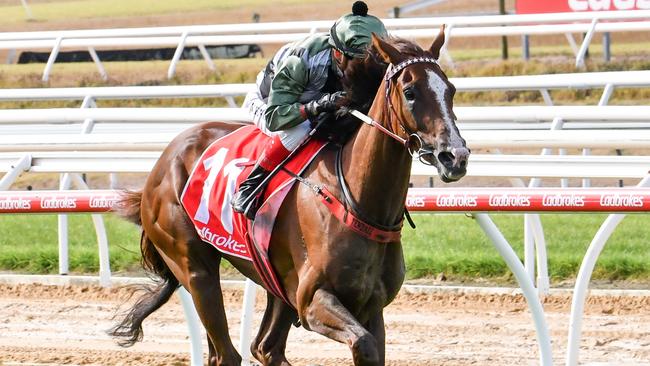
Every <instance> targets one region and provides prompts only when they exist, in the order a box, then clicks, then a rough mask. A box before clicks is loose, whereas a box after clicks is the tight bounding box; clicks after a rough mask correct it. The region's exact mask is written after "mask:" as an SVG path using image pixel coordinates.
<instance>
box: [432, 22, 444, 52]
mask: <svg viewBox="0 0 650 366" xmlns="http://www.w3.org/2000/svg"><path fill="white" fill-rule="evenodd" d="M444 44H445V25H444V24H443V25H441V26H440V31H439V32H438V36H437V37H436V39H434V40H433V43H432V44H431V48H429V52H431V54H432V55H433V58H435V59H436V60H437V59H438V58H440V49H441V48H442V46H443V45H444Z"/></svg>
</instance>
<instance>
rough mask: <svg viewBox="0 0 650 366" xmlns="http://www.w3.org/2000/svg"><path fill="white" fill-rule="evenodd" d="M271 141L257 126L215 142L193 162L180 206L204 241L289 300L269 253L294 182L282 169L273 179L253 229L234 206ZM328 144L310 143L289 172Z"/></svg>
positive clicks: (289, 165) (300, 168)
mask: <svg viewBox="0 0 650 366" xmlns="http://www.w3.org/2000/svg"><path fill="white" fill-rule="evenodd" d="M269 139H270V138H269V137H268V136H266V135H265V134H264V133H263V132H262V131H260V130H259V129H258V128H257V127H255V126H246V127H242V128H240V129H238V130H236V131H235V132H233V133H231V134H229V135H226V136H224V137H222V138H220V139H218V140H216V141H214V142H213V143H212V144H211V145H210V146H208V148H207V149H206V150H205V151H204V152H203V154H202V155H201V157H200V158H199V160H198V161H197V162H196V163H195V164H196V165H195V166H194V169H193V171H192V173H191V174H190V177H189V179H188V180H187V183H186V184H185V188H184V189H183V193H182V194H181V202H182V204H183V207H184V208H185V211H186V212H187V214H188V216H189V217H190V219H191V220H192V222H193V223H194V227H195V228H196V232H197V233H198V234H199V236H200V237H201V239H203V241H205V242H207V243H210V244H212V245H213V246H214V247H215V248H217V249H218V250H219V251H221V252H223V253H225V254H228V255H233V256H236V257H239V258H242V259H246V260H249V261H252V262H253V264H254V265H255V268H256V269H257V271H258V272H259V274H260V276H261V278H262V279H263V281H264V282H265V284H266V285H267V289H268V290H271V291H272V292H273V293H275V295H276V296H279V297H280V298H283V299H284V300H285V301H287V299H286V296H285V294H284V290H283V289H282V287H281V286H280V284H279V281H278V279H277V276H276V274H275V271H274V270H273V268H272V267H271V263H270V261H269V256H268V248H269V243H270V239H271V233H272V230H273V225H274V223H275V217H276V215H277V212H278V210H279V209H280V206H281V205H282V201H283V200H284V198H285V197H286V195H287V193H288V192H289V190H290V189H291V187H292V186H293V184H294V183H295V178H294V177H293V176H291V175H289V174H287V173H286V172H285V171H282V170H281V171H280V172H279V173H278V174H276V175H275V177H274V178H273V179H271V181H270V182H269V183H268V185H267V186H266V189H265V190H264V194H263V196H262V201H263V203H262V205H261V206H260V209H259V210H258V212H257V216H256V219H255V222H254V224H253V225H249V222H248V220H247V219H246V217H245V216H244V215H243V214H239V213H235V212H234V211H233V210H232V206H231V204H230V201H231V200H232V198H233V196H234V194H235V192H236V191H237V187H239V184H240V183H241V182H242V181H243V180H244V179H246V177H248V174H249V173H250V171H251V169H252V168H253V165H254V163H255V161H256V160H257V158H258V156H259V155H260V154H261V153H262V151H263V149H264V146H266V143H267V142H268V141H269ZM326 144H327V142H325V141H319V140H311V141H309V142H308V143H307V144H306V145H305V146H304V147H303V148H302V149H301V150H300V152H298V153H297V154H296V155H295V156H294V158H293V159H292V160H291V161H289V162H288V163H287V164H286V165H285V168H286V169H287V170H289V171H291V172H294V173H296V174H300V173H301V172H302V171H303V170H304V169H305V168H306V167H307V166H308V165H309V163H310V162H311V161H312V160H313V159H314V157H316V155H317V154H318V152H319V151H320V150H321V149H322V148H323V147H324V146H325V145H326ZM287 302H288V301H287Z"/></svg>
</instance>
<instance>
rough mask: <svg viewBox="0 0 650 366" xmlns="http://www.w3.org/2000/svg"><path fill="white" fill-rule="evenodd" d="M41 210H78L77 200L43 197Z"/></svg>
mask: <svg viewBox="0 0 650 366" xmlns="http://www.w3.org/2000/svg"><path fill="white" fill-rule="evenodd" d="M41 208H77V199H76V198H65V197H62V198H58V197H56V196H54V197H43V198H41Z"/></svg>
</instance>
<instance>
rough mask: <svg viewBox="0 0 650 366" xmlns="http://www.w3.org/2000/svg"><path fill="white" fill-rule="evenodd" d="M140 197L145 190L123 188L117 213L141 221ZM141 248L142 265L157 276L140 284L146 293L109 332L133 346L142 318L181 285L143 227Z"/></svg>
mask: <svg viewBox="0 0 650 366" xmlns="http://www.w3.org/2000/svg"><path fill="white" fill-rule="evenodd" d="M141 201H142V191H125V192H123V193H122V198H121V200H120V204H119V205H118V207H119V209H118V214H119V215H120V216H122V217H124V218H125V219H127V220H129V221H131V222H133V223H135V224H138V225H142V219H141V217H140V205H141ZM140 252H141V253H142V266H143V267H144V268H145V269H146V270H147V271H149V272H152V273H153V274H155V277H158V278H157V279H156V280H155V284H153V285H143V286H140V287H139V289H140V290H143V292H144V294H143V295H141V296H140V298H139V299H138V300H137V301H136V302H135V304H134V305H133V307H132V308H131V310H129V311H128V312H127V313H126V315H125V316H124V319H123V320H122V321H121V322H120V323H119V324H117V325H116V326H114V327H113V328H111V329H110V330H109V331H108V334H109V335H111V336H113V337H115V338H120V340H119V341H118V344H119V345H120V346H122V347H130V346H132V345H133V344H135V342H138V341H141V340H142V337H143V332H142V322H143V321H144V320H145V319H146V318H147V317H148V316H149V315H151V314H152V313H153V312H154V311H156V310H158V309H159V308H160V307H161V306H162V305H163V304H165V303H166V302H167V301H169V298H170V297H171V296H172V294H173V293H174V291H176V289H177V288H178V279H176V277H175V276H174V274H173V273H172V272H171V271H170V270H169V267H167V264H166V263H165V262H164V261H163V259H162V257H161V256H160V254H159V253H158V251H157V250H156V248H155V247H154V244H153V242H152V241H151V240H150V239H149V237H148V236H147V234H146V233H145V232H144V231H142V235H141V237H140Z"/></svg>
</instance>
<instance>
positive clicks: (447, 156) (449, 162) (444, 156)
mask: <svg viewBox="0 0 650 366" xmlns="http://www.w3.org/2000/svg"><path fill="white" fill-rule="evenodd" d="M438 161H439V162H440V164H442V165H444V166H446V167H447V168H450V167H452V166H453V165H454V155H453V154H452V153H450V152H449V151H443V152H441V153H440V154H438Z"/></svg>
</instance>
